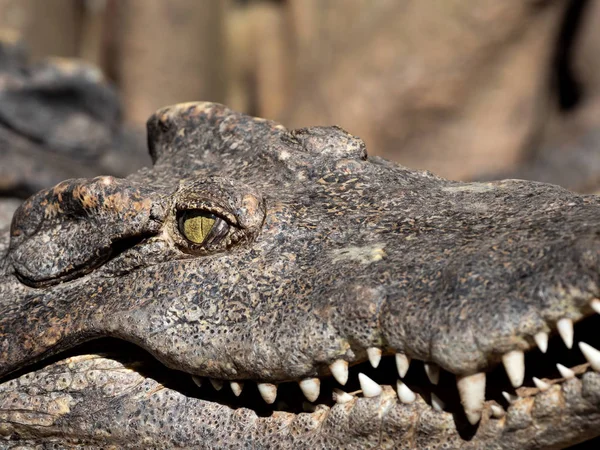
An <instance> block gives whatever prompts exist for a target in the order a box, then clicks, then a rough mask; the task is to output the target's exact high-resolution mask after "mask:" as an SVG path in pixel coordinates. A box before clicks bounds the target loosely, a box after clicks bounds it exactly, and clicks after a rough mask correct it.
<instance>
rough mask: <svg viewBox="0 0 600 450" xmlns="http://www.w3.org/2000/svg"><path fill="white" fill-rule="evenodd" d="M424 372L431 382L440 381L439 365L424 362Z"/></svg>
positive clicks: (436, 382)
mask: <svg viewBox="0 0 600 450" xmlns="http://www.w3.org/2000/svg"><path fill="white" fill-rule="evenodd" d="M424 366H425V373H426V374H427V378H429V381H431V384H438V383H439V381H440V366H438V365H437V364H434V363H424Z"/></svg>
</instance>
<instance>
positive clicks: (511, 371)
mask: <svg viewBox="0 0 600 450" xmlns="http://www.w3.org/2000/svg"><path fill="white" fill-rule="evenodd" d="M502 363H503V364H504V369H505V370H506V374H507V375H508V379H509V380H510V384H512V386H513V387H515V388H518V387H519V386H521V385H522V384H523V379H524V378H525V354H524V353H523V352H522V351H521V350H513V351H512V352H508V353H505V354H504V355H502Z"/></svg>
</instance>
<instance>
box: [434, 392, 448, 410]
mask: <svg viewBox="0 0 600 450" xmlns="http://www.w3.org/2000/svg"><path fill="white" fill-rule="evenodd" d="M431 406H432V408H433V409H435V410H436V411H440V412H441V411H443V410H444V407H445V406H446V404H445V403H444V402H443V401H442V400H441V399H440V398H439V397H438V396H437V395H435V394H434V393H433V392H432V393H431Z"/></svg>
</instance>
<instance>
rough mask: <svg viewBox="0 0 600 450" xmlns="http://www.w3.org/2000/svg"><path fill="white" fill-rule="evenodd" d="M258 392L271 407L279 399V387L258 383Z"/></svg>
mask: <svg viewBox="0 0 600 450" xmlns="http://www.w3.org/2000/svg"><path fill="white" fill-rule="evenodd" d="M258 392H260V396H261V397H262V398H263V400H264V401H265V402H266V403H268V404H269V405H272V404H273V402H275V399H276V398H277V386H275V385H274V384H271V383H258Z"/></svg>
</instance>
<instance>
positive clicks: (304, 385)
mask: <svg viewBox="0 0 600 450" xmlns="http://www.w3.org/2000/svg"><path fill="white" fill-rule="evenodd" d="M298 384H299V385H300V389H302V393H303V394H304V396H305V397H306V399H307V400H308V401H309V402H314V401H315V400H316V399H317V398H319V392H320V391H321V380H319V379H318V378H307V379H306V380H302V381H300V382H299V383H298Z"/></svg>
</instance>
